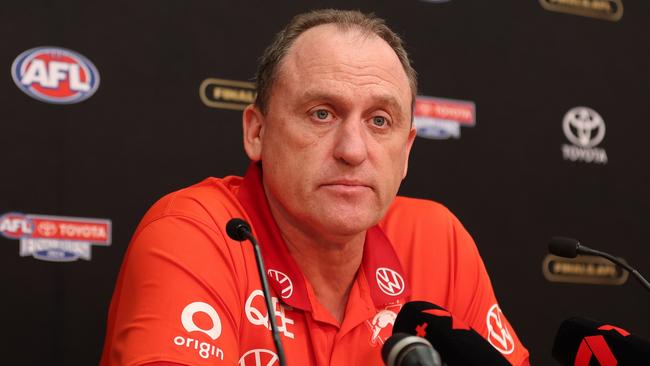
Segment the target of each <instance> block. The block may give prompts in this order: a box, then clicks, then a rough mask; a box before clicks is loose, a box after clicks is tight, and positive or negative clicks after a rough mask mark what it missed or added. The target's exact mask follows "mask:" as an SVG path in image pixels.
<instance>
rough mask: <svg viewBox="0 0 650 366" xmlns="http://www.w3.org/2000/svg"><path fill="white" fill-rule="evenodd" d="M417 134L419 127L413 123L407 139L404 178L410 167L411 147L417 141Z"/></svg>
mask: <svg viewBox="0 0 650 366" xmlns="http://www.w3.org/2000/svg"><path fill="white" fill-rule="evenodd" d="M416 135H417V129H416V128H415V126H413V125H412V126H411V130H410V131H409V135H408V138H407V140H406V162H405V163H404V173H403V174H402V179H404V178H406V172H407V171H408V169H409V156H410V155H411V148H412V147H413V142H414V141H415V136H416Z"/></svg>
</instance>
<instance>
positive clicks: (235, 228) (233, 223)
mask: <svg viewBox="0 0 650 366" xmlns="http://www.w3.org/2000/svg"><path fill="white" fill-rule="evenodd" d="M226 233H228V236H229V237H230V238H231V239H233V240H237V241H244V240H245V239H248V240H250V242H251V243H252V244H253V251H254V252H255V261H256V263H257V273H258V274H259V275H260V282H262V292H263V293H264V301H265V302H266V309H267V311H268V313H269V322H270V323H271V334H272V335H273V343H275V349H276V351H277V352H278V363H279V364H280V366H286V364H287V363H286V358H285V356H284V348H283V347H282V343H281V342H280V332H279V331H278V325H277V323H276V321H275V309H273V303H272V301H271V291H269V283H268V281H267V280H266V271H265V270H264V261H263V260H262V252H261V251H260V247H259V245H258V244H257V239H255V236H253V233H252V230H251V226H250V225H249V224H248V223H247V222H246V221H244V220H242V219H239V218H234V219H231V220H230V221H228V223H227V224H226Z"/></svg>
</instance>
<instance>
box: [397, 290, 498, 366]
mask: <svg viewBox="0 0 650 366" xmlns="http://www.w3.org/2000/svg"><path fill="white" fill-rule="evenodd" d="M395 333H408V334H414V335H418V336H420V337H424V338H426V340H428V341H429V342H430V343H431V344H432V345H433V347H434V348H435V350H436V351H438V352H439V353H440V358H441V359H442V361H443V362H445V363H446V364H447V365H448V366H474V365H481V366H493V365H498V366H501V365H503V366H509V365H510V362H508V360H506V358H505V357H504V356H503V355H502V354H501V353H500V352H499V351H497V350H496V349H495V348H494V347H492V345H490V344H489V343H488V342H487V341H486V340H485V339H484V338H483V337H481V335H480V334H478V333H477V332H476V331H475V330H473V329H471V328H470V327H468V326H466V325H464V324H461V323H460V321H459V320H458V319H454V318H453V317H452V315H451V314H450V313H449V312H448V311H447V310H445V309H443V308H442V307H440V306H438V305H434V304H432V303H430V302H426V301H413V302H407V303H406V304H404V306H403V307H402V310H400V312H399V314H397V318H396V319H395V324H393V334H395Z"/></svg>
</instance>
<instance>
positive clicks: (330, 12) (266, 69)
mask: <svg viewBox="0 0 650 366" xmlns="http://www.w3.org/2000/svg"><path fill="white" fill-rule="evenodd" d="M323 24H334V25H336V26H338V27H339V28H340V29H342V30H349V29H352V28H356V29H359V30H361V31H362V32H364V33H368V34H374V35H376V36H378V37H379V38H381V39H383V40H384V41H386V43H388V45H389V46H390V47H391V48H392V49H393V51H395V54H396V55H397V58H398V59H399V61H400V62H401V64H402V67H403V68H404V71H405V72H406V76H407V77H408V80H409V85H410V87H411V98H412V99H411V103H412V104H414V103H415V96H416V95H417V88H418V85H417V84H418V81H417V73H416V72H415V70H414V69H413V67H412V66H411V61H410V60H409V56H408V53H407V52H406V49H405V48H404V42H403V41H402V39H401V38H400V37H399V36H398V35H397V34H396V33H395V32H393V31H392V30H391V29H390V28H388V26H387V25H386V22H385V21H384V20H383V19H381V18H379V17H377V16H375V15H374V14H372V13H371V14H364V13H362V12H360V11H355V10H336V9H322V10H313V11H310V12H307V13H303V14H299V15H296V16H295V17H293V19H291V21H290V22H289V24H287V26H286V27H284V29H282V30H281V31H280V32H278V33H277V34H276V35H275V38H274V39H273V42H272V43H271V44H270V45H269V46H268V47H267V48H266V50H265V51H264V54H263V55H262V57H261V58H260V60H259V64H258V66H257V74H256V75H255V80H256V85H257V86H256V87H257V97H256V98H255V105H256V106H257V107H258V108H259V109H260V110H261V111H262V113H263V114H266V112H267V111H268V103H269V98H270V92H271V88H272V87H273V83H274V81H275V78H276V77H277V75H278V65H279V64H280V62H281V61H282V59H283V58H284V57H285V56H286V55H287V53H288V51H289V49H290V48H291V46H292V45H293V43H294V42H295V40H296V39H297V38H298V37H299V36H300V35H301V34H303V33H304V32H305V31H307V30H309V29H311V28H313V27H316V26H318V25H323Z"/></svg>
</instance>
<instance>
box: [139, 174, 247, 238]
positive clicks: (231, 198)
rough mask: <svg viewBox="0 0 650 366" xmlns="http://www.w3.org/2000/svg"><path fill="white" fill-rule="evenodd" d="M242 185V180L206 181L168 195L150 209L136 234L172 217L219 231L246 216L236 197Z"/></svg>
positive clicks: (214, 179)
mask: <svg viewBox="0 0 650 366" xmlns="http://www.w3.org/2000/svg"><path fill="white" fill-rule="evenodd" d="M240 184H241V178H240V177H234V176H229V177H225V178H206V179H205V180H203V181H201V182H199V183H197V184H194V185H192V186H189V187H187V188H183V189H180V190H177V191H175V192H172V193H169V194H167V195H165V196H164V197H162V198H161V199H159V200H158V201H157V202H156V203H154V204H153V205H152V206H151V208H150V209H149V210H148V211H147V213H146V214H145V215H144V217H143V218H142V220H141V222H140V224H139V225H138V229H137V230H136V233H137V232H138V231H140V230H142V229H143V228H144V227H146V226H148V225H149V224H151V223H153V222H155V221H159V220H161V219H164V218H171V217H175V218H185V219H188V220H191V221H196V222H198V223H202V224H204V225H206V226H208V227H215V226H217V227H218V226H220V225H221V224H222V222H223V221H224V220H226V221H227V220H228V219H230V218H231V217H232V215H234V214H237V213H240V212H243V209H242V208H241V206H240V204H239V201H238V200H237V196H236V194H237V192H238V190H239V185H240Z"/></svg>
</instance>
